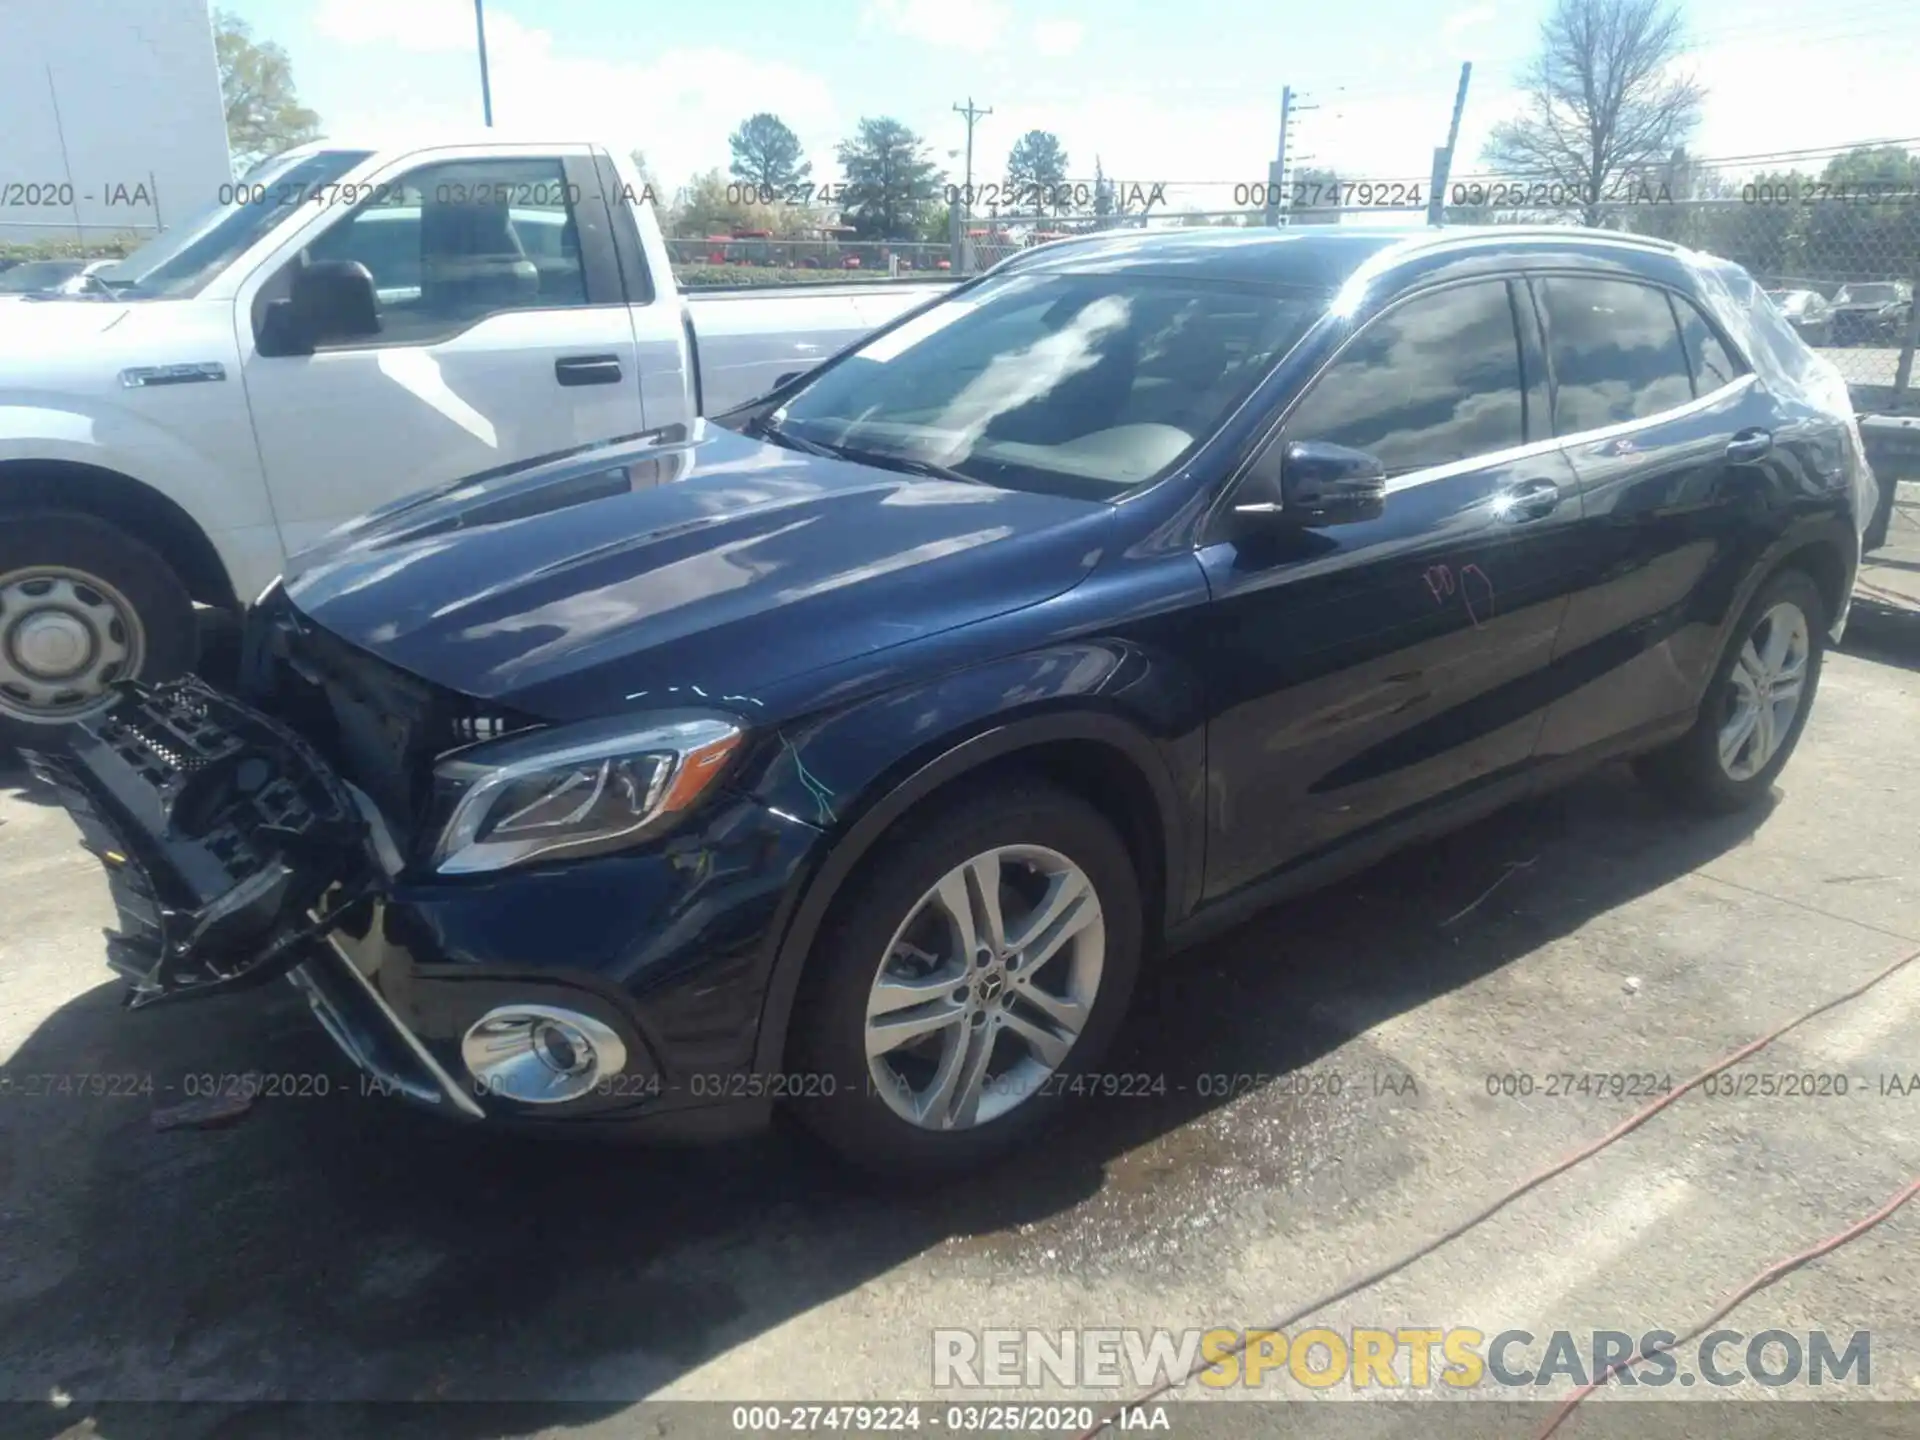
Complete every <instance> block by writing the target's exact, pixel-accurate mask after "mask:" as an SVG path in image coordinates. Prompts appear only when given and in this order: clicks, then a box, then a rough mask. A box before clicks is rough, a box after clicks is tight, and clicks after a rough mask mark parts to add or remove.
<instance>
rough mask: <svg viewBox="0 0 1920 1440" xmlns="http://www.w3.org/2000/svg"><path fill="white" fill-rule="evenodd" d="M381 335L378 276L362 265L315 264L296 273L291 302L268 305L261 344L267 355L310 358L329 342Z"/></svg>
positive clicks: (350, 262)
mask: <svg viewBox="0 0 1920 1440" xmlns="http://www.w3.org/2000/svg"><path fill="white" fill-rule="evenodd" d="M379 333H380V301H379V297H378V296H377V295H376V294H375V293H374V288H373V273H372V272H371V271H370V270H368V269H367V267H366V266H365V265H362V264H361V263H360V262H359V261H358V260H316V261H314V262H313V263H312V264H310V265H303V266H301V267H300V269H298V270H296V271H295V272H294V275H293V284H292V287H291V288H290V289H289V291H288V294H287V298H286V299H284V300H275V301H274V302H273V303H272V304H270V305H269V306H267V313H266V316H265V318H264V319H263V320H262V322H261V325H260V334H259V336H258V342H259V348H260V353H261V354H262V355H311V354H312V353H313V352H314V348H315V347H316V346H318V345H321V344H324V343H325V342H327V341H329V340H360V339H364V338H366V337H368V336H370V335H378V334H379Z"/></svg>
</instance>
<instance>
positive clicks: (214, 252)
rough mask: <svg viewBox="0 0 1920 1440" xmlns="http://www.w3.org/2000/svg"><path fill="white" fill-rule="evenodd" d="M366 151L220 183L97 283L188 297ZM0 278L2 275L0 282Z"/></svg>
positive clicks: (329, 154)
mask: <svg viewBox="0 0 1920 1440" xmlns="http://www.w3.org/2000/svg"><path fill="white" fill-rule="evenodd" d="M372 153H373V152H372V151H370V150H322V151H320V152H319V153H317V154H313V155H308V156H305V157H304V158H301V159H297V160H295V159H283V160H278V161H270V162H269V163H267V164H266V165H263V166H261V167H259V168H258V169H256V170H253V171H250V172H249V173H248V175H247V178H246V180H245V181H242V182H239V183H237V184H234V185H223V186H221V187H220V189H221V199H224V201H225V203H221V199H217V200H216V201H215V203H214V204H213V205H211V206H209V207H208V208H207V209H205V210H203V211H201V212H200V213H199V214H198V215H195V216H194V217H193V218H192V219H190V220H187V221H184V222H183V223H181V224H179V225H175V226H172V227H171V228H169V229H168V230H166V231H165V232H164V233H162V234H160V235H157V236H155V237H154V238H153V239H152V240H149V241H148V242H147V243H146V244H145V245H142V246H141V247H140V248H139V249H138V250H136V251H134V252H133V253H132V254H131V255H129V256H127V258H126V259H124V260H122V261H121V262H120V263H119V264H118V265H116V266H114V267H113V268H112V269H111V270H108V271H107V272H105V273H104V274H102V275H101V277H100V278H101V279H102V280H104V281H106V282H107V284H109V285H110V286H112V287H113V289H114V290H115V291H117V292H118V293H119V294H122V295H129V296H137V297H142V298H146V297H161V296H177V295H191V294H192V293H193V292H194V291H196V290H197V289H199V288H200V286H202V285H204V284H205V283H206V282H207V281H209V280H211V279H212V278H213V277H214V276H215V275H216V274H218V273H219V272H220V271H221V270H222V269H224V268H225V267H226V266H227V265H228V264H229V263H230V262H231V261H232V260H233V259H234V258H235V257H236V256H238V255H240V254H241V252H243V251H245V250H246V249H247V248H248V247H249V246H251V245H252V244H253V243H254V242H255V241H256V240H258V239H259V238H260V237H261V236H263V235H265V234H266V233H267V232H268V231H269V230H271V229H273V227H274V226H276V225H278V224H279V223H280V222H281V221H282V220H283V219H285V218H286V216H287V213H288V212H289V211H290V210H292V209H293V208H294V207H295V206H297V205H300V204H302V203H306V202H311V201H313V200H314V199H315V198H316V197H318V198H322V199H324V198H325V195H326V192H325V191H324V190H323V189H321V188H320V187H322V186H325V185H328V184H330V183H332V182H333V181H335V180H338V179H339V178H340V177H341V176H342V175H344V174H346V173H347V172H348V171H349V170H351V169H353V167H354V166H356V165H358V164H360V162H361V161H363V160H365V159H366V158H367V157H368V156H369V155H371V154H372ZM0 278H3V277H0Z"/></svg>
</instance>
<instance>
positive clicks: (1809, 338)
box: [1767, 290, 1833, 345]
mask: <svg viewBox="0 0 1920 1440" xmlns="http://www.w3.org/2000/svg"><path fill="white" fill-rule="evenodd" d="M1767 298H1768V299H1769V300H1771V301H1773V303H1774V304H1775V305H1776V306H1777V307H1779V310H1780V313H1781V314H1782V315H1784V316H1785V317H1786V320H1787V323H1788V324H1789V325H1791V326H1793V329H1794V333H1795V334H1797V335H1798V336H1799V337H1800V338H1801V339H1802V340H1804V341H1806V342H1807V344H1809V345H1831V344H1832V343H1833V312H1832V308H1831V307H1830V306H1829V305H1828V304H1827V301H1826V297H1825V296H1823V295H1822V294H1821V293H1820V292H1819V291H1818V290H1769V291H1767Z"/></svg>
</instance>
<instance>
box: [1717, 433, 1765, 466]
mask: <svg viewBox="0 0 1920 1440" xmlns="http://www.w3.org/2000/svg"><path fill="white" fill-rule="evenodd" d="M1772 450H1773V434H1772V432H1771V431H1767V430H1742V431H1741V432H1740V433H1739V434H1738V435H1736V436H1734V437H1733V439H1732V440H1730V441H1728V442H1727V459H1729V460H1731V461H1732V462H1733V463H1734V464H1736V465H1750V464H1752V463H1753V462H1754V461H1755V460H1764V459H1766V458H1767V456H1768V454H1770V453H1771V452H1772Z"/></svg>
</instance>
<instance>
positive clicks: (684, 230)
mask: <svg viewBox="0 0 1920 1440" xmlns="http://www.w3.org/2000/svg"><path fill="white" fill-rule="evenodd" d="M656 193H657V192H656ZM751 193H752V192H751V191H750V190H747V189H746V188H745V187H744V186H743V185H742V183H741V182H740V181H738V180H729V179H727V177H726V176H725V175H723V174H721V173H720V171H719V170H717V169H714V170H707V171H704V172H702V173H701V174H698V175H695V176H694V177H693V179H692V180H690V181H688V182H687V184H686V186H685V188H683V189H682V190H681V191H680V193H679V195H678V196H676V197H675V200H674V205H673V212H672V218H671V221H670V223H669V228H670V230H671V232H672V233H673V234H675V235H680V236H688V235H731V234H732V233H733V232H734V231H736V230H764V231H766V232H767V233H768V234H771V235H777V236H779V237H781V238H782V239H788V238H792V237H794V236H797V235H800V234H802V233H804V232H805V231H807V230H809V229H811V228H813V227H814V226H816V225H817V224H818V223H819V220H818V217H816V216H815V215H814V213H813V212H812V211H810V210H808V209H807V208H806V207H804V206H801V205H784V204H773V205H762V204H760V203H759V202H758V201H754V200H749V199H747V198H746V197H747V195H748V194H751Z"/></svg>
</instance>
